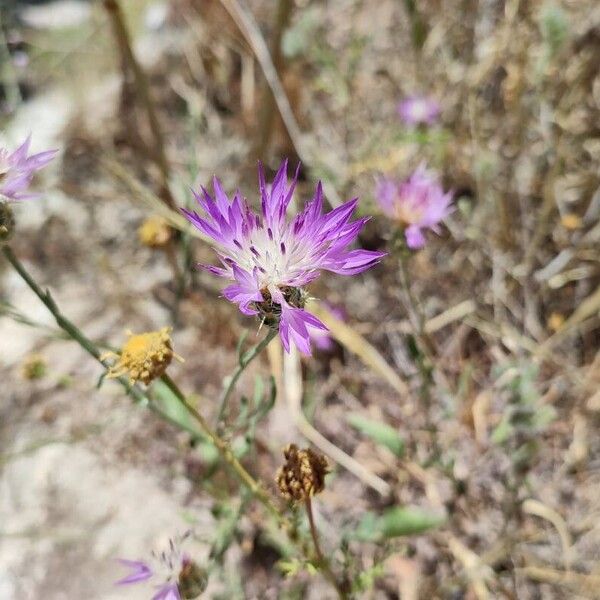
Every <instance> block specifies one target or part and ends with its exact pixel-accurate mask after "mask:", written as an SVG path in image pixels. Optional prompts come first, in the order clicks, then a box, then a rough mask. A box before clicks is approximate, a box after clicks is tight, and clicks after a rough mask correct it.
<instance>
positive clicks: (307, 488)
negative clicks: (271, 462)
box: [275, 444, 329, 502]
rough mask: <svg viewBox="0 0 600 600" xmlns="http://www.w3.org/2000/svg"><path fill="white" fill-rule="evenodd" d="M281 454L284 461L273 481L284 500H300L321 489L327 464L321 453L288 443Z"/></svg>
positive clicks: (327, 470) (323, 484)
mask: <svg viewBox="0 0 600 600" xmlns="http://www.w3.org/2000/svg"><path fill="white" fill-rule="evenodd" d="M283 456H284V458H285V463H284V465H283V466H282V467H279V470H278V471H277V475H276V476H275V481H276V482H277V486H278V487H279V491H280V492H281V495H282V496H283V497H284V498H285V499H286V500H291V501H292V502H302V501H304V500H307V499H309V498H312V497H313V496H314V495H315V494H318V493H320V492H322V491H323V489H324V488H325V475H327V473H329V465H328V464H327V459H326V458H325V457H324V456H323V455H322V454H318V453H317V452H315V451H314V450H311V449H310V448H305V449H304V450H298V446H296V444H290V445H289V446H286V448H284V450H283Z"/></svg>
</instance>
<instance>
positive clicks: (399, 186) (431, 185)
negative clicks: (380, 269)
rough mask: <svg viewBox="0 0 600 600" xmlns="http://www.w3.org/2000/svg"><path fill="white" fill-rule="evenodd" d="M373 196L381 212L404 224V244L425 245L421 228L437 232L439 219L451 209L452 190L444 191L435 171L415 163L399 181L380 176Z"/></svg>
mask: <svg viewBox="0 0 600 600" xmlns="http://www.w3.org/2000/svg"><path fill="white" fill-rule="evenodd" d="M376 196H377V201H378V202H379V205H380V206H381V208H382V210H383V212H384V213H385V214H386V215H387V216H388V217H391V218H392V219H394V220H396V221H398V222H399V223H401V224H402V226H403V227H404V228H405V229H404V235H405V237H406V244H407V246H408V247H409V248H412V249H418V248H422V247H423V246H424V245H425V236H424V235H423V229H431V230H432V231H435V232H436V233H439V227H438V225H439V223H440V222H441V221H442V220H443V219H445V218H446V217H447V216H448V215H449V214H450V213H451V212H452V210H453V208H452V207H451V206H450V203H451V202H452V192H447V193H444V189H443V188H442V186H441V185H440V183H439V181H438V177H437V175H436V174H435V173H433V172H432V171H429V170H428V169H427V167H426V166H425V164H421V165H419V167H418V168H417V169H416V171H415V172H414V173H413V174H412V175H411V176H410V177H409V179H408V180H407V181H404V182H402V183H397V182H396V181H394V180H392V179H388V178H384V179H382V180H380V181H379V182H378V184H377V189H376Z"/></svg>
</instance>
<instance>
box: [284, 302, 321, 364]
mask: <svg viewBox="0 0 600 600" xmlns="http://www.w3.org/2000/svg"><path fill="white" fill-rule="evenodd" d="M314 329H318V330H324V331H327V327H326V326H325V325H324V324H323V323H321V321H319V319H317V317H315V316H314V315H311V314H310V313H309V312H307V311H305V310H303V309H301V308H295V307H293V306H290V305H289V304H288V303H287V302H284V303H283V304H281V319H280V322H279V335H280V337H281V343H282V344H283V347H284V349H285V351H286V352H289V351H290V339H291V341H293V342H294V344H295V345H296V347H297V348H298V350H299V351H300V352H301V353H302V354H305V355H307V356H310V354H311V351H310V333H309V331H311V330H314Z"/></svg>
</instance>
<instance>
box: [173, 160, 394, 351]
mask: <svg viewBox="0 0 600 600" xmlns="http://www.w3.org/2000/svg"><path fill="white" fill-rule="evenodd" d="M297 177H298V169H297V170H296V174H295V176H294V178H293V180H292V181H291V183H289V182H288V178H287V161H284V162H283V163H282V164H281V166H280V167H279V170H278V171H277V174H276V175H275V178H274V180H273V183H272V184H271V185H270V186H267V184H266V182H265V176H264V172H263V169H262V167H259V188H260V194H261V212H260V214H257V213H256V212H255V211H253V210H252V209H251V208H250V207H249V206H248V204H247V202H246V200H245V199H242V197H241V196H240V194H239V192H237V193H236V194H235V195H234V196H233V198H232V199H231V200H230V199H229V198H228V197H227V195H226V194H225V192H224V191H223V188H222V187H221V183H220V181H219V180H218V179H217V178H216V177H215V178H214V181H213V187H214V194H215V197H214V198H213V197H212V196H211V195H210V194H209V193H208V192H207V191H206V190H205V189H204V188H202V194H196V193H195V194H194V195H195V196H196V200H197V201H198V203H199V204H200V206H201V207H202V209H203V210H204V212H205V213H206V215H205V216H204V217H201V216H199V215H198V214H197V213H196V212H190V211H187V210H183V212H184V213H185V215H186V216H187V218H188V219H189V220H190V221H191V222H192V223H193V224H194V225H195V226H196V227H197V228H198V229H199V230H200V231H202V232H203V233H204V234H206V235H207V236H209V237H210V238H212V239H213V240H214V242H215V249H216V251H217V255H218V256H219V259H220V260H221V264H222V266H220V267H216V266H212V265H208V266H206V265H204V267H205V268H206V269H207V270H209V271H210V272H211V273H213V274H215V275H218V276H220V277H223V278H225V279H229V280H232V281H233V284H232V285H229V286H228V287H226V288H225V289H224V290H223V295H224V296H225V298H227V299H228V300H230V301H231V302H235V303H236V304H237V305H238V307H239V309H240V311H241V312H242V313H244V314H246V315H260V317H261V318H262V319H263V321H264V322H265V323H266V324H267V325H269V326H270V327H273V328H278V329H279V335H280V337H281V342H282V344H283V347H284V348H285V350H286V351H287V352H289V350H290V343H291V342H293V343H294V344H295V345H296V346H297V347H298V349H299V350H300V352H302V353H304V354H310V334H311V332H312V331H314V330H326V329H327V328H326V327H325V325H323V323H321V321H319V319H317V318H316V317H315V316H313V315H312V314H310V313H309V312H307V311H305V310H304V303H305V301H306V298H307V296H306V292H305V291H304V289H303V288H304V286H305V285H307V284H308V283H310V282H311V281H314V280H315V279H317V278H318V277H319V275H320V272H321V271H322V270H325V271H332V272H333V273H338V274H340V275H355V274H356V273H361V272H362V271H364V270H366V269H368V268H369V267H372V266H373V265H375V264H376V263H378V262H379V261H380V260H381V258H382V257H383V256H384V255H385V253H383V252H374V251H369V250H360V249H357V250H348V246H349V244H351V243H352V242H353V241H354V240H355V239H356V237H357V236H358V234H359V232H360V230H361V229H362V227H363V225H364V224H365V223H366V222H367V220H368V218H362V219H359V220H357V221H350V218H351V215H352V213H353V211H354V208H355V207H356V204H357V202H358V200H351V201H350V202H346V203H345V204H343V205H342V206H339V207H338V208H336V209H335V210H332V211H331V212H329V213H326V214H323V190H322V186H321V183H320V182H319V183H318V184H317V188H316V191H315V194H314V196H313V198H312V200H311V201H310V202H308V204H307V205H306V207H305V208H304V210H302V211H301V212H300V213H298V214H297V215H296V216H294V217H291V218H288V215H287V209H288V206H289V204H290V202H291V200H292V194H293V193H294V188H295V186H296V181H297Z"/></svg>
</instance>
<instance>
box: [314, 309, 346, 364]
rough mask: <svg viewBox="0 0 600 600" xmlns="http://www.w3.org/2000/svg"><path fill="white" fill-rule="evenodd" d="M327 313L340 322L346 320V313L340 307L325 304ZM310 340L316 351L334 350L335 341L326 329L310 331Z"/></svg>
mask: <svg viewBox="0 0 600 600" xmlns="http://www.w3.org/2000/svg"><path fill="white" fill-rule="evenodd" d="M327 308H328V309H329V312H330V313H331V314H332V315H333V316H334V317H335V318H336V319H339V320H340V321H345V320H346V316H347V315H346V311H345V310H344V309H343V308H342V307H341V306H334V305H332V304H327ZM310 339H311V341H312V342H313V344H314V345H315V347H316V348H317V349H318V350H321V351H322V352H331V351H332V350H333V349H334V348H335V341H334V339H333V338H332V337H331V333H330V332H329V330H327V329H315V330H314V331H311V334H310Z"/></svg>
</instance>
